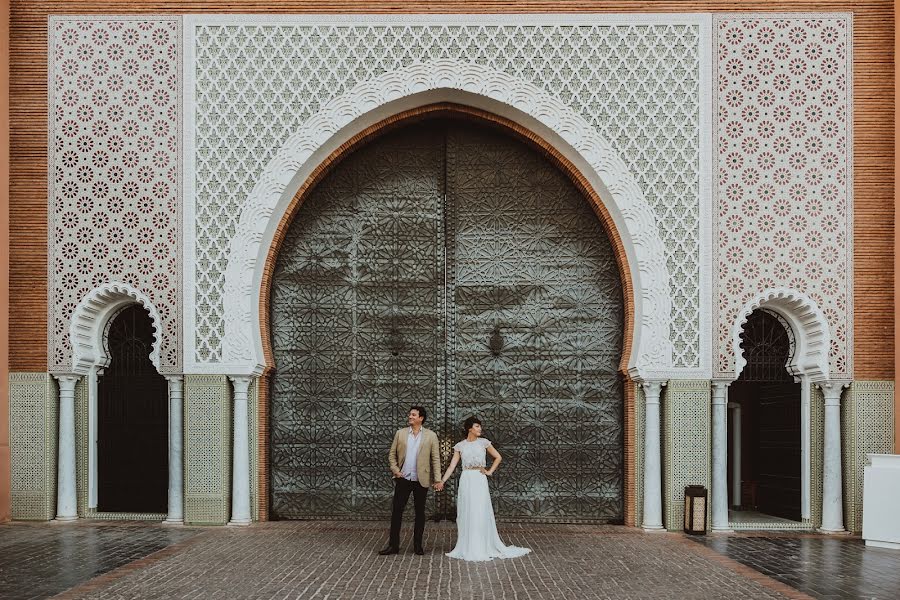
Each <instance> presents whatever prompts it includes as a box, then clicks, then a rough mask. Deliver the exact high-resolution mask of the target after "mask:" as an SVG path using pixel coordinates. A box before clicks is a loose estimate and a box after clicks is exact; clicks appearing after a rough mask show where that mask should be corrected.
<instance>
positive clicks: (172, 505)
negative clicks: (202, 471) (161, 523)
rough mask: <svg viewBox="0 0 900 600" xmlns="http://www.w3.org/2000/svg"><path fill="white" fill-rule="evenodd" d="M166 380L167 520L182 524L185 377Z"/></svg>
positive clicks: (172, 377)
mask: <svg viewBox="0 0 900 600" xmlns="http://www.w3.org/2000/svg"><path fill="white" fill-rule="evenodd" d="M166 381H168V382H169V511H168V512H169V514H168V515H166V520H165V522H166V523H171V524H173V525H175V524H178V525H180V524H182V523H184V493H183V491H184V485H183V478H184V469H183V464H182V455H183V447H184V442H183V440H184V433H183V432H184V424H183V423H184V412H183V408H182V401H183V399H184V377H182V376H181V375H170V376H168V377H166Z"/></svg>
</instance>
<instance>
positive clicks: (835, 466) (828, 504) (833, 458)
mask: <svg viewBox="0 0 900 600" xmlns="http://www.w3.org/2000/svg"><path fill="white" fill-rule="evenodd" d="M844 385H845V384H841V383H838V382H833V381H825V382H822V383H820V384H819V387H820V388H821V389H822V394H823V395H824V396H825V461H824V465H823V466H822V527H821V528H820V529H819V530H820V531H822V532H824V533H844V532H845V531H846V530H845V529H844V492H843V489H842V485H843V484H842V481H841V392H842V391H843V389H844Z"/></svg>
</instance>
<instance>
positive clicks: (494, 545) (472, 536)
mask: <svg viewBox="0 0 900 600" xmlns="http://www.w3.org/2000/svg"><path fill="white" fill-rule="evenodd" d="M490 445H491V443H490V442H489V441H488V440H484V439H477V440H475V441H474V442H469V441H466V440H463V441H461V442H459V443H458V444H456V445H455V446H454V447H453V449H454V450H456V451H457V452H459V455H460V462H461V463H462V467H463V471H462V475H460V476H459V487H458V489H457V492H456V531H457V540H456V547H455V548H454V549H453V551H452V552H448V553H447V556H449V557H450V558H459V559H462V560H473V561H483V560H492V559H494V558H515V557H517V556H522V555H525V554H528V553H529V552H531V550H530V549H529V548H518V547H516V546H504V545H503V542H502V541H500V535H499V534H498V533H497V523H496V521H494V507H493V506H492V505H491V492H490V490H488V481H487V476H486V475H484V474H483V473H482V472H481V471H479V470H477V469H472V468H467V467H484V466H485V454H486V452H485V448H487V447H488V446H490Z"/></svg>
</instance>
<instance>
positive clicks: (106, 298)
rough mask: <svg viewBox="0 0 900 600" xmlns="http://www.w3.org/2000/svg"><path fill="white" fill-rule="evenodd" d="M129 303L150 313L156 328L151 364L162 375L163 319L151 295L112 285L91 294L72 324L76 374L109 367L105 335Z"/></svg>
mask: <svg viewBox="0 0 900 600" xmlns="http://www.w3.org/2000/svg"><path fill="white" fill-rule="evenodd" d="M129 304H140V305H141V306H143V307H144V308H145V309H147V312H148V313H150V322H151V323H152V326H153V349H152V351H151V352H150V361H151V362H152V363H153V366H154V367H156V370H157V372H159V356H160V346H161V344H162V336H161V335H160V332H162V319H160V317H159V312H158V311H157V310H156V307H155V306H154V305H153V303H152V302H151V301H150V299H149V298H147V296H145V295H144V294H142V293H141V292H140V291H138V290H136V289H135V288H133V287H132V286H130V285H128V284H127V283H119V282H110V283H106V284H103V285H101V286H99V287H96V288H94V289H93V290H91V291H90V292H88V293H87V294H86V295H85V296H84V298H82V299H81V302H79V303H78V306H77V307H75V311H74V312H73V313H72V321H71V324H70V325H69V341H70V342H71V344H72V372H73V373H76V374H79V375H87V374H88V373H89V372H90V370H91V368H92V367H100V368H104V367H106V366H108V365H109V360H110V359H109V356H108V355H107V354H106V345H105V344H104V339H103V338H104V335H105V333H106V325H107V323H108V322H109V320H110V318H111V317H112V316H113V315H115V314H116V312H118V311H119V310H120V309H121V308H124V307H125V306H128V305H129Z"/></svg>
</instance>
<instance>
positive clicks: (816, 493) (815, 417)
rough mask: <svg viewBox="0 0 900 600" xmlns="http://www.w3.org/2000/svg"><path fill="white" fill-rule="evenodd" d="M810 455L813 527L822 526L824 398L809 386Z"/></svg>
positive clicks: (816, 386)
mask: <svg viewBox="0 0 900 600" xmlns="http://www.w3.org/2000/svg"><path fill="white" fill-rule="evenodd" d="M809 421H810V426H809V445H810V453H809V458H810V461H811V463H812V464H811V465H810V490H809V492H810V493H809V501H810V520H811V524H812V526H813V527H821V526H822V495H823V491H822V476H823V470H822V469H823V467H824V465H825V396H824V395H823V394H822V388H820V387H819V386H818V385H815V384H810V397H809Z"/></svg>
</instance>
